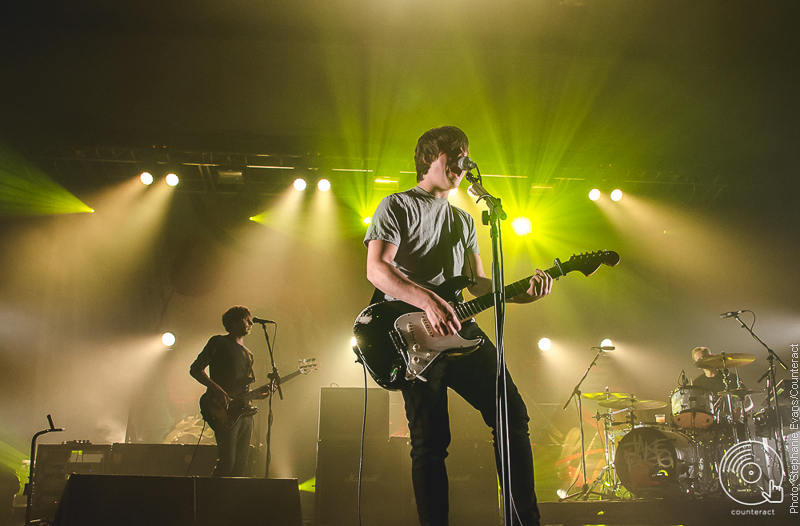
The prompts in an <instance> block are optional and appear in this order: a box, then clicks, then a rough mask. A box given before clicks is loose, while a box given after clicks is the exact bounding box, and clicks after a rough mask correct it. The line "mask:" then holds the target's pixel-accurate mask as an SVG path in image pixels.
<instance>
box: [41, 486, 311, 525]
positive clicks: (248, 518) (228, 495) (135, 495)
mask: <svg viewBox="0 0 800 526" xmlns="http://www.w3.org/2000/svg"><path fill="white" fill-rule="evenodd" d="M55 524H56V525H57V526H141V525H143V524H147V525H148V526H239V525H242V524H247V525H249V526H255V525H265V526H266V525H269V526H302V518H301V513H300V493H299V489H298V486H297V480H296V479H248V478H206V477H158V476H129V475H80V474H76V475H72V476H71V477H70V479H69V482H68V483H67V487H66V488H65V490H64V495H63V497H62V499H61V502H60V503H59V507H58V512H57V513H56V520H55Z"/></svg>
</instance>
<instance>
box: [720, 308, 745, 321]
mask: <svg viewBox="0 0 800 526" xmlns="http://www.w3.org/2000/svg"><path fill="white" fill-rule="evenodd" d="M743 312H744V311H743V310H732V311H730V312H723V313H722V314H720V315H719V317H720V319H725V318H732V317H733V316H736V315H738V314H741V313H743Z"/></svg>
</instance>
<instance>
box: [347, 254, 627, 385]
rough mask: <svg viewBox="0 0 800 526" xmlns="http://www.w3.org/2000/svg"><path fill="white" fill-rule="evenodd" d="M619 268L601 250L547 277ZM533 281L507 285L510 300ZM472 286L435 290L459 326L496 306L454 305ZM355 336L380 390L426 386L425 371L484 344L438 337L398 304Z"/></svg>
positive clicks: (456, 281)
mask: <svg viewBox="0 0 800 526" xmlns="http://www.w3.org/2000/svg"><path fill="white" fill-rule="evenodd" d="M618 263H619V254H617V253H616V252H611V251H608V250H601V251H598V252H592V253H588V254H577V255H573V256H572V257H570V258H569V260H568V261H567V262H565V263H562V262H561V261H559V260H558V259H556V260H555V265H554V266H553V267H552V268H549V269H547V270H545V272H546V273H547V274H549V275H550V276H551V277H552V278H553V279H558V278H560V277H561V276H564V275H566V274H568V273H570V272H572V271H579V272H581V273H582V274H583V275H585V276H591V275H592V274H594V273H595V272H596V271H597V269H599V268H600V266H601V265H608V266H610V267H614V266H616V265H617V264H618ZM531 277H532V276H528V277H527V278H525V279H522V280H520V281H517V282H515V283H512V284H511V285H508V286H506V287H505V289H504V292H505V295H506V297H508V298H511V297H514V296H517V295H518V294H522V293H523V292H525V291H527V290H528V288H529V287H530V279H531ZM469 284H470V280H469V278H467V277H464V276H457V277H454V278H450V279H448V280H447V281H445V282H444V283H442V284H441V285H439V286H438V287H437V288H436V289H434V290H433V291H434V292H435V293H436V294H438V295H439V296H441V297H442V298H444V299H445V300H449V301H450V304H451V305H452V306H453V309H454V310H455V312H456V315H457V316H458V319H459V320H460V321H461V322H464V321H466V320H469V319H471V318H472V317H473V316H475V315H476V314H478V313H479V312H481V311H483V310H486V309H488V308H489V307H493V306H494V294H492V293H489V294H485V295H483V296H480V297H478V298H475V299H473V300H471V301H467V302H463V303H456V301H455V298H456V297H457V293H458V292H459V291H460V290H462V289H463V288H465V287H466V286H468V285H469ZM353 336H354V344H353V352H355V353H356V355H357V356H358V360H359V361H361V362H363V363H364V365H366V367H367V370H368V371H369V373H370V375H371V376H372V378H373V380H375V382H376V383H377V384H378V385H380V386H381V387H383V388H384V389H390V390H396V389H402V388H404V387H406V386H407V385H409V384H410V383H412V382H414V381H422V382H424V381H426V379H425V372H426V371H427V370H428V368H429V367H430V366H431V365H433V364H434V363H435V362H436V361H437V360H438V359H439V358H441V357H442V356H444V355H450V356H458V355H462V354H467V353H470V352H472V351H474V350H476V349H477V348H478V347H480V345H481V344H482V343H483V339H482V338H478V339H474V340H467V339H464V338H462V337H461V336H460V335H458V334H453V335H447V336H442V335H438V334H435V333H434V332H433V329H432V327H431V325H430V323H429V322H428V319H427V318H426V317H425V313H424V312H423V311H422V310H421V309H418V308H417V307H414V306H412V305H409V304H407V303H404V302H402V301H397V300H394V301H381V302H379V303H375V304H373V305H370V306H369V307H367V308H366V309H364V310H363V311H361V314H359V315H358V317H357V318H356V321H355V325H354V327H353Z"/></svg>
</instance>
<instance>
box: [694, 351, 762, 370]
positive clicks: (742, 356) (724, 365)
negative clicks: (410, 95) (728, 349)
mask: <svg viewBox="0 0 800 526" xmlns="http://www.w3.org/2000/svg"><path fill="white" fill-rule="evenodd" d="M755 359H756V357H755V356H753V355H752V354H746V353H741V352H740V353H731V354H725V353H722V354H717V355H712V356H708V357H706V358H702V359H700V360H697V361H696V362H694V365H695V367H699V368H700V369H731V368H733V367H739V366H742V365H747V364H748V363H751V362H753V361H754V360H755Z"/></svg>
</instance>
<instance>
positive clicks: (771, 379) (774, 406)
mask: <svg viewBox="0 0 800 526" xmlns="http://www.w3.org/2000/svg"><path fill="white" fill-rule="evenodd" d="M754 316H755V315H754ZM733 317H734V318H736V321H738V322H739V325H741V326H742V329H745V330H746V331H747V332H749V333H750V336H752V337H753V339H754V340H755V341H757V342H758V343H760V344H761V345H762V346H763V347H764V348H765V349H766V350H767V360H768V361H769V368H767V372H766V373H764V376H766V378H767V390H768V391H769V395H768V396H770V397H771V398H772V400H771V401H768V402H769V405H770V410H772V411H775V426H776V429H775V443H776V444H777V445H778V448H779V449H780V454H781V461H782V463H783V466H782V467H783V476H784V480H787V481H788V480H789V461H788V458H787V455H786V451H787V449H786V440H785V439H784V437H783V419H782V418H781V412H780V407H779V404H778V393H777V391H776V389H775V386H776V382H775V360H778V363H779V364H781V367H783V369H784V370H788V367H786V364H785V363H783V360H781V358H780V356H778V355H777V354H775V351H773V350H772V349H770V348H769V346H768V345H767V344H766V343H764V342H763V341H762V340H761V338H759V337H758V336H757V335H756V333H755V332H753V329H751V328H750V327H748V326H747V324H746V323H744V322H743V321H742V320H741V318H739V314H734V315H733ZM764 376H762V377H761V378H760V379H759V380H758V381H759V382H760V381H761V380H763V379H764Z"/></svg>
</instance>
